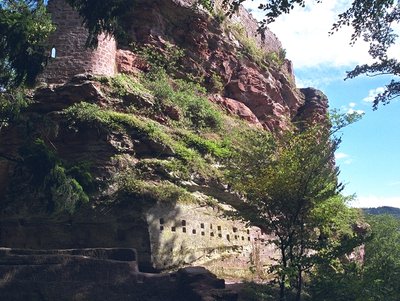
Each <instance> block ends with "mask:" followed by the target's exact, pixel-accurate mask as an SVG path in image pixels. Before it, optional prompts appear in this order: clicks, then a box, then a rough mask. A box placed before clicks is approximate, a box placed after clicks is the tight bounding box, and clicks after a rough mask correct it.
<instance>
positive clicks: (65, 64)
mask: <svg viewBox="0 0 400 301" xmlns="http://www.w3.org/2000/svg"><path fill="white" fill-rule="evenodd" d="M218 2H220V1H217V3H218ZM194 4H195V1H194V0H165V1H162V2H160V1H155V0H148V1H138V3H137V5H136V7H135V9H134V11H133V12H132V14H131V18H129V20H128V21H127V24H126V28H127V30H128V31H129V33H130V36H131V38H132V40H133V41H136V43H137V45H139V46H140V45H146V44H152V45H153V46H156V47H157V48H158V49H159V50H160V52H161V53H162V52H165V49H167V48H168V46H169V45H171V44H172V45H176V46H177V47H179V48H181V49H183V50H184V52H185V56H184V57H183V58H181V59H180V61H179V62H177V63H178V65H179V66H180V67H181V68H180V70H178V71H177V74H176V75H177V76H179V77H188V76H190V77H191V78H193V77H197V78H204V82H205V84H206V85H207V86H208V88H209V90H210V91H214V92H215V78H217V79H218V81H219V82H220V83H219V85H223V87H224V88H223V91H222V96H223V97H225V100H223V101H219V103H220V104H221V105H223V106H225V108H226V109H227V110H228V111H229V112H231V113H233V114H236V115H238V116H241V117H242V118H244V119H245V120H248V121H249V122H251V123H254V124H261V125H262V126H263V127H264V128H265V129H267V130H270V131H280V130H283V129H286V128H288V127H290V123H291V121H292V120H293V119H294V118H296V119H299V118H301V117H300V116H303V115H304V116H306V115H307V116H308V117H307V118H308V119H309V118H311V119H313V118H314V119H315V121H316V122H319V121H321V120H322V119H324V118H325V117H324V114H325V113H326V104H327V103H326V102H322V103H319V102H318V101H310V102H308V103H307V106H306V107H305V108H302V106H303V104H304V98H305V97H306V98H307V97H308V96H305V95H303V93H300V92H299V90H297V89H296V87H295V83H294V75H293V71H292V70H293V68H292V65H291V63H290V61H288V60H286V61H285V63H284V64H283V66H281V67H280V68H278V67H276V66H275V67H272V66H270V67H268V68H267V67H265V66H259V65H257V64H256V63H254V60H253V59H252V58H251V57H250V56H248V55H247V54H245V53H244V51H243V49H244V47H245V45H241V42H240V41H239V40H237V39H236V38H235V37H234V35H233V34H231V33H230V32H229V30H226V29H224V27H227V26H228V27H229V24H240V25H241V26H243V28H245V29H246V31H245V32H244V33H243V34H244V35H245V36H247V37H248V38H250V39H252V40H253V41H254V42H255V43H256V44H257V45H258V46H259V47H260V48H261V49H263V50H264V51H265V52H272V51H273V52H279V51H280V50H281V47H282V46H281V43H280V42H279V40H278V39H277V38H276V36H275V35H274V34H273V33H272V32H270V31H269V30H268V29H267V30H265V31H264V32H263V34H261V35H259V34H257V29H258V27H257V26H258V25H257V22H256V21H255V19H254V18H253V17H252V16H251V15H250V14H249V13H248V12H247V11H245V10H244V9H243V8H240V10H239V12H238V13H237V14H235V15H234V16H233V17H232V19H231V20H229V21H225V24H220V23H219V22H218V21H217V20H215V19H213V17H211V16H210V15H209V14H208V13H207V12H205V11H203V10H199V9H193V7H192V6H193V5H194ZM63 7H64V8H65V7H67V9H66V10H65V11H64V12H63V11H62V10H63ZM49 9H51V10H52V12H53V19H54V20H55V22H56V23H57V25H58V30H57V32H56V33H55V34H54V36H53V37H52V38H51V41H50V43H51V44H54V46H55V47H56V48H57V58H56V59H55V60H54V61H51V62H50V64H49V65H48V67H47V68H46V70H45V72H44V74H43V75H42V76H41V79H42V80H44V81H46V82H47V83H61V82H65V81H66V80H67V79H68V78H71V77H72V76H73V75H75V74H77V73H92V74H97V75H113V74H114V70H115V69H116V70H117V71H118V72H121V73H128V74H137V73H138V72H140V71H147V70H148V69H149V65H148V64H147V63H146V62H145V61H144V60H143V59H142V58H140V57H139V56H138V55H137V54H135V53H133V52H131V51H129V50H121V49H119V50H117V51H116V49H115V41H114V40H113V39H107V38H104V37H103V38H100V40H99V41H100V44H99V48H98V49H96V50H95V51H91V50H87V49H85V48H84V42H85V40H86V35H87V31H86V30H85V29H83V28H82V27H80V25H81V20H80V18H79V16H78V15H77V13H75V12H74V11H72V10H71V8H69V7H68V6H66V5H65V2H64V0H52V1H50V2H49ZM62 14H66V16H67V17H68V22H67V23H65V19H66V18H65V16H64V15H62ZM227 24H228V25H227ZM71 39H72V40H71ZM74 43H75V44H76V45H75V44H74ZM72 44H74V45H75V46H71V45H72ZM121 46H124V45H121ZM127 48H128V45H125V49H127ZM266 65H268V62H266ZM310 97H311V98H312V97H313V96H310ZM239 103H241V104H239ZM304 112H305V113H304ZM314 114H315V116H314ZM175 115H176V114H175ZM310 116H311V117H310ZM312 116H314V117H312Z"/></svg>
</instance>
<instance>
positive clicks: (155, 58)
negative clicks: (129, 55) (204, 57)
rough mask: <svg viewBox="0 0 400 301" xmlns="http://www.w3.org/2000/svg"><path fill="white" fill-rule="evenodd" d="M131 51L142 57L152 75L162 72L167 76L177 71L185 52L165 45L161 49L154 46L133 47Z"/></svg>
mask: <svg viewBox="0 0 400 301" xmlns="http://www.w3.org/2000/svg"><path fill="white" fill-rule="evenodd" d="M132 48H133V51H134V52H135V53H137V54H139V55H140V56H142V57H143V58H144V59H145V60H146V62H147V63H149V64H150V66H151V68H152V69H153V70H152V72H153V73H157V72H159V71H160V69H161V70H164V71H165V72H167V73H168V74H174V73H176V72H177V71H178V70H179V66H180V61H181V59H182V58H183V57H184V56H185V51H184V50H183V49H181V48H179V47H178V46H176V45H173V44H171V43H166V44H165V47H164V48H163V49H160V47H157V46H155V45H151V44H149V45H145V46H141V47H138V46H135V45H133V47H132Z"/></svg>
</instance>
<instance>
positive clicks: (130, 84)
mask: <svg viewBox="0 0 400 301" xmlns="http://www.w3.org/2000/svg"><path fill="white" fill-rule="evenodd" d="M98 80H99V81H100V82H101V83H102V84H105V85H107V86H109V87H110V88H111V96H113V97H119V98H123V97H125V96H127V95H128V94H134V95H138V96H142V95H145V94H150V91H148V90H147V89H146V88H145V87H144V86H143V85H142V84H141V83H140V82H139V81H137V80H135V79H134V78H133V77H131V76H129V75H127V74H123V73H120V74H117V75H116V76H113V77H101V78H99V79H98Z"/></svg>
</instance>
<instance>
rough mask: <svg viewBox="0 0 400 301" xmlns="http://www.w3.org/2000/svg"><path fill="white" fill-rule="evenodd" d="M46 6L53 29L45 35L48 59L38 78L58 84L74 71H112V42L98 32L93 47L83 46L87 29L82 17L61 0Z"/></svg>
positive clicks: (112, 40)
mask: <svg viewBox="0 0 400 301" xmlns="http://www.w3.org/2000/svg"><path fill="white" fill-rule="evenodd" d="M48 10H49V12H50V13H51V15H52V20H53V23H54V24H55V25H56V27H57V28H56V31H55V32H54V33H53V34H52V36H51V37H50V39H49V56H51V58H50V59H49V62H48V65H47V66H46V68H45V70H44V72H43V74H42V75H41V76H40V77H39V81H41V82H46V83H49V84H60V83H63V82H65V81H67V80H69V79H70V78H71V77H73V76H74V75H76V74H81V73H91V74H94V75H104V76H112V75H114V74H115V69H116V66H115V56H116V42H115V40H114V38H112V37H108V36H105V35H101V36H100V37H99V44H98V47H97V48H96V49H88V48H86V47H85V42H86V38H87V36H88V31H87V30H86V29H85V28H84V27H83V25H82V18H81V17H80V16H79V14H78V13H77V12H76V11H74V10H73V9H72V7H71V6H69V5H68V4H67V3H66V2H65V1H64V0H49V3H48Z"/></svg>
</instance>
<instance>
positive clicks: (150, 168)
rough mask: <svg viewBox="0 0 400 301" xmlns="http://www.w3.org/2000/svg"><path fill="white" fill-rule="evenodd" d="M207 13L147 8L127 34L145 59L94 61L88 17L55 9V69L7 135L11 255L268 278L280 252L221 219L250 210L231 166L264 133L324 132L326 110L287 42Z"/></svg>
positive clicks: (132, 50)
mask: <svg viewBox="0 0 400 301" xmlns="http://www.w3.org/2000/svg"><path fill="white" fill-rule="evenodd" d="M195 2H196V1H186V0H185V1H184V0H180V1H178V0H163V1H140V2H139V4H138V6H137V7H135V9H134V11H133V12H131V13H130V14H129V16H128V17H127V19H126V21H125V22H126V30H127V32H128V34H129V37H130V38H129V39H128V40H130V41H134V45H133V44H130V43H129V44H127V43H124V41H115V40H114V39H113V38H110V37H103V38H101V43H100V45H99V48H98V49H96V50H88V49H85V48H84V42H85V37H86V34H87V33H86V31H85V30H84V29H83V28H81V27H79V24H80V22H79V21H80V19H79V17H78V15H77V14H76V13H75V12H74V11H73V10H72V9H70V8H68V7H67V6H66V4H65V3H64V2H63V1H61V0H53V1H50V2H49V7H50V8H52V9H53V17H54V20H55V22H56V23H57V25H58V31H57V32H56V33H55V35H54V36H53V37H52V40H51V41H50V44H51V45H54V47H55V48H56V50H57V57H56V58H55V59H54V60H52V61H51V62H50V63H49V65H48V68H47V69H46V71H45V72H44V73H43V74H42V75H41V76H40V81H41V84H40V85H38V87H37V88H36V89H35V90H34V91H32V96H31V99H30V104H29V106H28V107H27V108H26V109H25V110H24V111H23V112H22V114H21V116H20V117H19V119H18V120H17V121H15V122H13V123H12V124H10V125H9V126H8V127H6V128H5V129H2V130H1V132H0V141H1V143H0V209H1V220H0V245H2V246H6V247H20V248H34V249H45V248H77V247H129V248H135V249H137V251H138V253H139V267H140V268H141V269H142V270H166V269H171V268H176V267H178V266H181V265H187V264H193V263H201V264H203V265H205V266H207V267H209V268H210V269H212V270H213V271H215V272H217V273H219V275H225V276H227V275H228V276H231V277H245V276H246V277H251V275H256V276H258V275H259V274H258V273H259V272H260V274H262V267H261V266H260V263H261V259H262V261H263V262H270V261H271V260H272V259H271V257H273V254H274V250H272V249H271V247H270V246H268V245H265V242H266V241H267V239H268V236H267V235H265V234H263V233H262V232H261V231H260V229H258V228H256V227H252V228H249V227H246V225H245V224H243V223H242V222H240V221H231V220H228V219H226V218H225V217H224V216H223V212H224V208H225V207H226V206H229V204H230V203H232V202H237V201H240V198H239V196H238V195H236V194H234V193H232V192H231V191H229V187H227V185H226V184H225V182H224V177H223V174H222V166H223V162H224V160H225V159H226V158H227V157H229V154H230V152H233V151H235V149H236V148H240V147H246V144H248V143H251V141H249V140H246V139H251V138H249V137H252V135H254V134H255V133H257V132H258V131H263V130H267V131H270V132H272V133H279V132H280V131H282V130H285V129H289V128H292V127H293V126H294V122H303V121H306V122H325V121H326V110H327V100H326V97H325V96H324V95H323V94H322V93H320V92H319V91H316V90H314V89H301V90H299V89H297V88H296V87H295V78H294V75H293V70H292V66H291V63H290V61H289V60H287V59H286V58H285V57H284V51H283V50H282V49H281V44H280V42H279V41H278V39H277V38H276V37H275V36H274V35H273V34H272V33H271V32H269V31H268V30H267V31H266V32H264V33H263V35H262V36H259V35H256V28H257V25H256V22H255V20H254V19H253V18H252V17H251V16H250V15H249V14H248V13H247V12H246V11H245V10H243V9H241V10H240V11H239V13H238V14H237V15H235V16H233V18H232V19H229V18H226V17H225V16H224V15H223V14H221V12H220V11H219V10H216V11H214V12H213V13H210V12H207V11H206V10H204V9H202V8H201V7H198V6H196V5H195V4H196V3H195ZM65 14H67V16H68V20H72V21H73V22H72V21H71V22H66V21H65V20H66V19H65ZM72 40H73V41H74V43H75V45H74V46H72V45H71V44H70V43H71V41H72ZM67 46H68V47H67ZM82 73H83V74H82ZM250 271H252V272H253V274H251V273H250ZM254 271H256V272H254ZM254 273H255V274H254ZM249 274H250V276H249Z"/></svg>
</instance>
